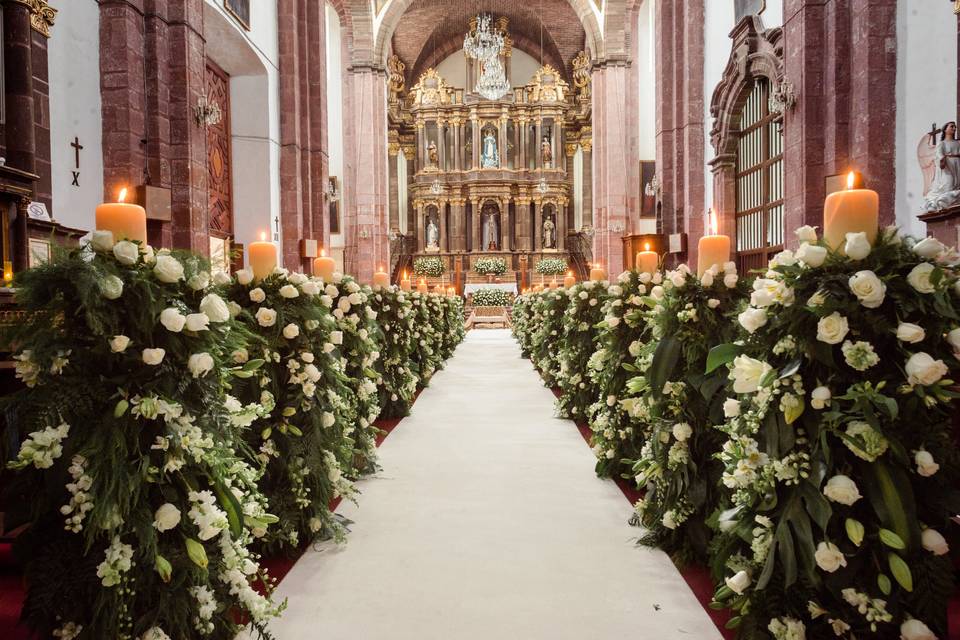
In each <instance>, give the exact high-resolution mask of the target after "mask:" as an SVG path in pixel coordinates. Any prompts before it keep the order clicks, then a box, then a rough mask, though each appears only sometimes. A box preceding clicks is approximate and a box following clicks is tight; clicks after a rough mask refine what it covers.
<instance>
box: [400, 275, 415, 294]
mask: <svg viewBox="0 0 960 640" xmlns="http://www.w3.org/2000/svg"><path fill="white" fill-rule="evenodd" d="M410 289H412V287H411V285H410V277H409V276H408V275H407V272H406V271H404V272H403V278H401V279H400V290H401V291H410Z"/></svg>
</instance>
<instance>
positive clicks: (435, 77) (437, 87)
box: [413, 68, 451, 107]
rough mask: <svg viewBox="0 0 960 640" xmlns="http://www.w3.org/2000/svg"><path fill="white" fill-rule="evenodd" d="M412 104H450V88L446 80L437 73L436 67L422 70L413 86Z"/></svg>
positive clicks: (421, 105) (422, 105)
mask: <svg viewBox="0 0 960 640" xmlns="http://www.w3.org/2000/svg"><path fill="white" fill-rule="evenodd" d="M413 92H414V101H413V103H414V105H416V106H420V107H425V106H431V105H441V104H450V93H451V89H450V88H449V87H448V86H447V83H446V81H445V80H444V79H443V78H442V77H441V76H440V74H439V73H437V70H436V69H433V68H430V69H427V70H426V71H424V72H423V75H421V76H420V80H418V81H417V84H416V85H415V86H414V87H413Z"/></svg>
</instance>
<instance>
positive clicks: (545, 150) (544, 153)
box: [540, 136, 553, 169]
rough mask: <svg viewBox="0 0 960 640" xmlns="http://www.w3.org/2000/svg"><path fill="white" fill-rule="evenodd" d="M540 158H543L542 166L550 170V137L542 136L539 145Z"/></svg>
mask: <svg viewBox="0 0 960 640" xmlns="http://www.w3.org/2000/svg"><path fill="white" fill-rule="evenodd" d="M540 157H541V158H543V166H544V167H546V168H548V169H549V168H550V167H551V166H552V165H553V145H551V144H550V137H549V136H543V142H541V143H540Z"/></svg>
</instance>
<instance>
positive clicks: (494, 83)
mask: <svg viewBox="0 0 960 640" xmlns="http://www.w3.org/2000/svg"><path fill="white" fill-rule="evenodd" d="M476 91H477V93H479V94H480V95H481V96H483V97H484V98H486V99H487V100H499V99H500V98H502V97H503V96H505V95H507V93H508V92H509V91H510V83H509V82H507V76H506V74H505V73H504V71H503V64H501V62H500V58H499V57H496V56H494V57H493V58H490V59H489V60H487V61H486V62H484V63H483V73H482V74H480V79H479V80H477V87H476Z"/></svg>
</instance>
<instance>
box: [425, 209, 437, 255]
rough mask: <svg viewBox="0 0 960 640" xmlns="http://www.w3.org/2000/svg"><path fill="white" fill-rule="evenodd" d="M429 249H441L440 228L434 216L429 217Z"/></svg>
mask: <svg viewBox="0 0 960 640" xmlns="http://www.w3.org/2000/svg"><path fill="white" fill-rule="evenodd" d="M427 249H429V250H432V251H439V250H440V229H439V227H437V223H436V221H435V220H434V219H433V216H430V217H429V218H428V219H427Z"/></svg>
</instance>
